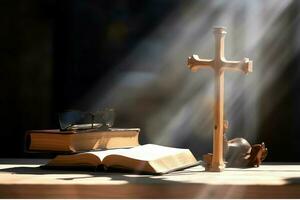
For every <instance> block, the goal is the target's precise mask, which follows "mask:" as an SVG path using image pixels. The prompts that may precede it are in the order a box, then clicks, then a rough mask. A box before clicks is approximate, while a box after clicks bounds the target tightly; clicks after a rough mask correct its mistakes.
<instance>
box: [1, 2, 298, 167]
mask: <svg viewBox="0 0 300 200" xmlns="http://www.w3.org/2000/svg"><path fill="white" fill-rule="evenodd" d="M192 2H193V1H177V0H164V1H158V0H143V1H139V0H123V1H122V0H120V1H116V0H111V1H96V0H61V1H58V0H57V1H55V0H44V1H39V0H25V1H21V0H2V1H1V3H0V4H1V5H0V11H1V19H0V21H1V32H0V51H1V59H0V69H1V70H0V74H1V86H0V88H1V98H0V99H1V103H0V106H1V110H0V113H1V114H0V121H1V132H0V134H1V137H0V157H33V156H34V157H37V156H45V155H36V154H35V155H31V154H26V153H24V152H23V144H24V134H25V131H26V130H30V129H48V128H58V119H57V114H58V113H59V112H61V111H63V110H66V109H80V110H89V109H91V107H90V104H88V103H86V102H87V100H86V98H93V94H94V93H93V92H92V94H91V90H90V89H91V88H94V86H95V85H97V84H98V85H99V84H100V85H101V84H103V88H101V86H100V87H99V89H98V90H97V95H98V96H100V97H101V95H102V97H103V98H105V92H103V91H105V90H106V89H107V88H105V87H106V86H107V85H110V82H112V84H113V81H112V80H111V79H110V76H111V74H122V73H126V71H127V70H129V69H130V66H128V65H122V64H120V63H121V61H122V60H123V59H124V58H126V57H127V56H128V55H129V54H130V53H131V52H132V50H133V49H134V48H135V47H136V46H137V45H138V44H139V43H141V42H142V41H143V39H144V38H147V37H148V36H149V35H151V34H152V33H153V31H154V30H156V28H157V27H158V26H159V25H160V23H161V21H162V20H163V19H165V18H166V17H167V16H168V15H169V14H170V13H172V11H173V10H175V9H179V8H180V7H184V6H185V4H191V3H192ZM211 4H212V3H211V1H198V5H200V7H199V12H201V10H200V9H203V10H205V9H206V8H207V7H209V6H213V5H211ZM299 8H300V7H299V4H298V3H297V2H292V3H291V4H290V5H289V6H288V7H287V8H286V9H285V10H284V11H283V12H282V13H281V14H280V15H279V17H278V19H277V20H280V19H284V20H285V21H286V23H287V24H288V28H289V29H288V30H289V32H288V33H289V34H288V36H287V37H286V38H285V40H284V41H283V42H281V43H279V44H278V45H276V46H274V45H273V44H274V41H276V40H277V38H278V36H279V35H281V34H283V33H285V29H279V30H273V29H272V30H270V31H271V32H272V33H273V34H272V35H271V36H266V38H265V39H266V42H265V43H264V45H263V48H262V49H260V52H268V51H270V49H275V50H276V51H275V53H274V54H273V55H272V56H271V57H267V58H265V59H264V61H265V63H264V64H265V65H266V66H267V67H272V66H270V65H269V64H268V63H269V62H271V61H272V59H273V57H276V56H278V55H280V52H281V51H282V49H286V48H294V49H296V50H295V53H294V54H293V55H292V56H290V57H289V59H288V60H287V61H286V62H284V63H283V64H282V68H283V70H282V71H281V73H280V75H279V76H278V77H276V80H275V81H273V82H272V84H270V85H268V86H267V87H266V88H265V89H264V92H263V95H262V96H260V97H259V100H260V101H259V105H258V106H259V109H258V110H259V115H261V116H264V117H263V118H262V120H261V121H260V123H259V126H258V128H257V133H256V134H257V136H256V137H255V138H253V139H252V140H251V143H258V142H261V141H265V143H266V144H267V147H268V148H269V150H270V154H269V156H268V161H298V162H299V161H300V157H299V153H300V152H299V151H300V150H299V149H300V148H299V147H298V145H299V144H300V132H299V131H298V130H299V128H298V126H299V124H300V122H299V116H300V101H299V100H300V94H299V86H300V77H299V73H300V71H299V69H300V65H299V50H298V43H299V38H298V37H299V35H298V34H297V32H298V30H299V22H298V13H299V11H300V10H299ZM220 9H222V8H220ZM218 12H219V11H218V10H214V13H210V15H211V17H213V16H214V15H217V13H218ZM274 12H275V11H274ZM266 16H267V15H266ZM294 19H297V20H296V21H295V20H294ZM275 26H276V25H274V27H275ZM210 27H211V26H210V24H209V23H208V25H207V27H205V26H203V27H201V29H199V35H200V36H201V31H202V32H207V31H208V30H210V29H211V28H210ZM182 28H184V27H182ZM249 28H251V27H249ZM165 29H166V30H167V29H168V27H165ZM174 34H176V33H174ZM195 40H197V38H195ZM174 42H176V41H174ZM295 46H296V47H295ZM157 53H158V54H159V53H160V52H157ZM277 54H278V55H277ZM181 56H182V58H180V57H181ZM177 57H179V58H180V59H182V60H183V61H182V63H183V65H182V66H180V67H182V68H184V64H185V61H186V55H177ZM261 57H264V55H263V54H262V55H261ZM112 79H113V77H112ZM181 84H184V83H181ZM258 84H259V83H258ZM174 87H176V85H175V86H174ZM166 88H167V89H166V91H167V92H158V93H157V94H154V93H151V94H146V95H143V97H139V98H137V99H135V102H136V104H134V105H132V106H130V108H128V109H125V108H124V107H126V106H128V105H123V107H118V106H115V105H114V104H109V103H107V102H106V103H105V104H102V105H101V106H102V107H116V114H117V118H116V122H115V124H116V125H115V126H117V127H140V128H141V129H142V133H143V135H142V136H141V143H146V142H152V140H151V139H149V138H150V137H149V134H150V133H148V132H146V131H144V132H143V130H147V129H146V128H145V127H146V124H145V122H144V121H143V119H144V118H147V114H149V113H151V112H156V111H157V110H159V109H162V107H160V106H159V105H167V104H168V98H167V97H168V96H172V97H174V98H176V88H173V89H172V87H171V86H168V87H167V86H166ZM255 89H256V88H253V90H255ZM283 89H284V90H285V92H284V94H283V95H281V96H280V98H279V97H278V93H279V92H280V91H282V90H283ZM128 92H129V93H130V92H131V91H128ZM95 96H96V95H95ZM95 98H96V97H95ZM120 98H122V96H121V97H120ZM274 101H276V102H277V103H276V106H274V107H272V109H269V108H268V105H269V104H271V103H272V102H274ZM108 102H109V101H108ZM162 123H163V122H162ZM237 123H238V122H237ZM182 134H183V135H184V134H186V133H184V132H182ZM233 135H235V136H243V135H239V134H238V133H237V134H233ZM184 138H185V139H184V140H182V142H180V143H176V145H175V146H180V147H187V148H191V149H192V151H193V152H195V153H196V154H197V155H198V157H199V156H200V155H201V154H202V153H205V151H206V149H205V148H204V149H201V146H200V145H199V146H198V145H197V142H199V141H197V140H195V139H194V137H193V136H190V137H189V138H187V137H184ZM200 143H201V141H200V142H199V144H200ZM202 143H203V142H202ZM209 148H210V147H209Z"/></svg>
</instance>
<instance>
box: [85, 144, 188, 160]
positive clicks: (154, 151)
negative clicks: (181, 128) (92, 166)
mask: <svg viewBox="0 0 300 200" xmlns="http://www.w3.org/2000/svg"><path fill="white" fill-rule="evenodd" d="M185 151H189V150H187V149H178V148H172V147H165V146H160V145H155V144H146V145H141V146H137V147H133V148H128V149H110V150H105V151H93V152H89V153H90V154H94V155H96V156H97V157H99V158H100V159H101V160H103V159H104V158H105V157H106V156H108V155H122V156H125V157H129V158H133V159H137V160H145V161H150V160H156V159H158V158H162V157H165V156H170V155H172V154H174V155H175V154H178V153H181V152H185Z"/></svg>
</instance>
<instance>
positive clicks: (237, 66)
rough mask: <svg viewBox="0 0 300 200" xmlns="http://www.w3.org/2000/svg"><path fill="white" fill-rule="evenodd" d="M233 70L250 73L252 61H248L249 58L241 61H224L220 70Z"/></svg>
mask: <svg viewBox="0 0 300 200" xmlns="http://www.w3.org/2000/svg"><path fill="white" fill-rule="evenodd" d="M227 69H228V70H235V71H241V72H244V73H245V74H247V73H249V72H252V71H253V68H252V60H249V58H244V59H243V60H242V61H224V62H223V66H222V70H227Z"/></svg>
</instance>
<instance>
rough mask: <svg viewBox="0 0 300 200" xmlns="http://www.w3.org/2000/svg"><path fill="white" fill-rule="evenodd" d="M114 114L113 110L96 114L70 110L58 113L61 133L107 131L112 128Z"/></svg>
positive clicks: (105, 110)
mask: <svg viewBox="0 0 300 200" xmlns="http://www.w3.org/2000/svg"><path fill="white" fill-rule="evenodd" d="M114 118H115V113H114V110H113V109H104V110H100V111H96V112H82V111H77V110H70V111H65V112H62V113H59V124H60V130H61V131H68V130H87V129H101V130H107V129H108V128H110V127H112V126H113V123H114Z"/></svg>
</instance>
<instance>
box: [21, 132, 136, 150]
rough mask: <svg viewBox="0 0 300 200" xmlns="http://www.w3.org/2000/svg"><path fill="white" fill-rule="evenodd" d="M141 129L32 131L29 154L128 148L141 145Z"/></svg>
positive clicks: (29, 136) (26, 136)
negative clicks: (139, 138)
mask: <svg viewBox="0 0 300 200" xmlns="http://www.w3.org/2000/svg"><path fill="white" fill-rule="evenodd" d="M139 133H140V129H139V128H131V129H121V128H110V129H108V130H106V131H103V130H95V129H91V130H80V131H79V130H72V131H60V130H58V129H50V130H30V131H27V132H26V135H25V144H26V145H25V150H26V151H27V152H56V153H77V152H83V151H91V150H98V149H113V148H127V147H134V146H137V145H139V141H138V136H139Z"/></svg>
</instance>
